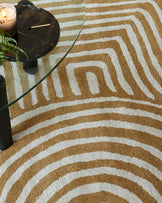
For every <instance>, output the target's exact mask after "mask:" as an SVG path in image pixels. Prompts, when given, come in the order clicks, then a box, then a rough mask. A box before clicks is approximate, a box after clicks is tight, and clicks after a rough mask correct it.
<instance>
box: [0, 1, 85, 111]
mask: <svg viewBox="0 0 162 203" xmlns="http://www.w3.org/2000/svg"><path fill="white" fill-rule="evenodd" d="M84 4H85V15H84V18H83V24H82V26H81V28H80V30H79V32H78V35H77V36H76V38H75V40H74V42H73V44H72V45H71V47H70V48H69V49H68V51H67V52H66V53H65V55H64V56H63V58H62V59H60V61H59V62H58V63H57V64H56V65H55V66H54V67H53V68H52V69H51V70H50V71H49V72H48V74H46V75H45V76H44V77H43V78H42V79H41V80H40V81H39V82H37V83H36V84H35V85H34V86H33V87H31V88H30V89H29V90H28V91H26V92H25V93H24V94H22V95H21V96H20V97H18V98H17V99H15V100H14V101H12V102H10V103H8V104H7V105H5V106H3V107H1V108H0V112H1V111H4V110H5V109H7V108H9V107H10V106H11V105H13V104H14V103H16V102H17V101H18V100H20V99H21V98H23V97H24V96H25V95H26V94H28V93H29V92H30V91H32V90H33V89H34V88H35V87H36V86H38V85H39V84H40V83H41V82H42V81H43V80H44V79H46V78H47V77H48V75H50V74H51V73H52V72H53V71H54V70H55V69H56V68H57V67H58V65H59V64H60V63H61V62H62V61H63V60H64V59H65V57H66V56H67V55H68V54H69V52H70V51H71V49H72V48H73V46H74V44H75V43H76V41H77V39H78V38H79V36H80V33H81V31H82V29H83V27H84V23H85V18H86V0H84Z"/></svg>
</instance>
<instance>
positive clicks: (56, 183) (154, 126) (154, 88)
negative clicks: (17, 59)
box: [0, 0, 162, 203]
mask: <svg viewBox="0 0 162 203" xmlns="http://www.w3.org/2000/svg"><path fill="white" fill-rule="evenodd" d="M79 1H80V0H77V2H76V3H74V1H73V7H74V8H77V9H78V11H79V12H78V13H74V12H73V9H72V10H71V14H70V15H67V12H66V11H67V8H68V5H69V2H71V0H55V2H54V4H53V0H47V1H46V2H44V1H43V0H34V1H33V2H34V4H35V5H38V6H40V7H43V8H45V9H47V10H49V11H50V12H51V13H52V14H54V15H55V16H56V17H57V18H58V19H59V20H60V18H61V15H62V16H63V19H62V22H61V27H63V30H62V31H61V37H60V41H59V43H58V48H57V49H58V54H57V55H56V54H55V53H54V52H51V56H50V57H45V58H42V59H40V61H39V64H40V66H41V67H42V69H41V71H42V72H43V71H44V69H43V67H44V64H46V67H48V65H49V66H51V65H52V64H53V61H54V60H59V57H60V54H61V53H63V52H64V48H65V47H66V46H68V45H69V44H70V43H71V41H73V37H74V35H75V32H77V31H78V27H77V26H76V27H75V29H74V30H70V31H68V28H69V27H70V25H71V19H72V17H74V16H75V19H74V23H75V21H76V19H77V20H78V19H79V18H80V16H81V15H83V11H82V4H80V3H79ZM14 2H15V0H12V2H11V3H14ZM51 5H52V6H51ZM53 5H55V7H54V6H53ZM86 9H87V10H86V12H87V15H86V22H85V25H84V28H83V30H82V32H81V35H80V37H79V39H78V41H77V42H76V44H75V46H74V47H73V49H72V50H71V52H70V53H69V54H68V55H67V57H66V58H65V59H64V60H63V62H62V63H61V64H60V66H59V67H58V68H57V70H55V71H54V72H53V73H52V74H51V75H49V76H48V77H47V79H46V80H44V81H43V82H42V83H41V84H40V85H39V86H38V87H37V88H35V89H34V90H33V91H32V92H31V93H29V94H28V95H27V96H26V97H24V98H23V99H22V100H20V101H19V102H18V103H16V104H14V105H13V106H11V108H10V112H11V119H12V120H11V123H12V131H13V139H14V144H13V145H12V146H11V147H10V148H9V149H8V150H5V151H2V152H0V183H1V187H0V202H2V203H6V202H12V203H15V202H17V203H23V202H24V203H25V202H37V203H42V202H61V203H62V202H70V201H71V202H78V203H80V202H83V201H86V202H88V203H91V202H94V200H96V201H98V202H103V201H104V202H111V201H119V202H120V201H121V202H123V201H125V202H158V203H160V202H161V199H162V184H161V183H162V150H161V149H162V148H161V142H162V141H161V140H162V125H161V123H162V103H161V101H162V96H161V95H162V94H161V93H162V80H161V76H162V69H161V66H162V60H161V51H162V33H161V24H162V8H161V4H160V1H158V0H112V1H109V2H107V1H105V0H100V1H97V0H87V1H86ZM60 12H61V13H60ZM80 23H81V22H80ZM47 64H48V65H47ZM12 67H13V69H12V71H11V75H10V76H6V69H5V68H12ZM42 72H41V73H42ZM0 73H1V74H2V75H4V76H5V77H7V78H6V79H9V78H11V79H12V80H13V85H11V86H10V87H8V91H9V94H8V96H9V98H10V97H11V94H13V95H18V94H19V93H20V92H22V91H23V89H21V86H19V85H17V84H20V83H26V84H27V85H28V86H31V85H32V84H33V83H34V81H35V79H36V76H27V77H26V78H25V79H24V81H21V77H20V74H21V73H19V72H18V71H17V70H16V67H15V66H14V64H9V65H8V66H6V67H2V69H1V70H0ZM41 73H40V74H41ZM29 77H30V80H29ZM38 77H40V75H39V76H38ZM15 78H17V80H18V81H16V83H15V82H14V80H15ZM17 82H18V83H17Z"/></svg>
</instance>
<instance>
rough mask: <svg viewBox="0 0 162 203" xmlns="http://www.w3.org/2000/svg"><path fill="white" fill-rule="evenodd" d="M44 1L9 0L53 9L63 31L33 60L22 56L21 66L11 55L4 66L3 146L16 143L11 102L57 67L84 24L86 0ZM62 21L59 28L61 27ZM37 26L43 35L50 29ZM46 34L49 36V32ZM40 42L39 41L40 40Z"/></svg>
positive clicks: (0, 93) (0, 78)
mask: <svg viewBox="0 0 162 203" xmlns="http://www.w3.org/2000/svg"><path fill="white" fill-rule="evenodd" d="M44 2H45V1H44V0H34V1H30V2H29V1H27V0H22V1H20V0H8V2H7V3H11V4H14V5H15V6H16V7H17V8H18V7H19V6H20V5H22V4H23V5H25V4H26V5H27V6H29V7H32V6H35V7H36V8H38V9H39V8H40V10H41V9H43V10H44V11H47V12H49V13H50V15H52V16H54V18H55V19H56V21H57V22H58V25H59V32H57V31H56V32H54V33H52V35H53V39H54V40H52V38H51V39H50V42H49V43H51V44H50V46H49V47H48V46H46V47H45V50H44V51H43V52H41V54H39V53H37V54H36V55H35V56H36V57H32V56H33V54H30V60H28V61H26V60H25V58H24V57H23V56H20V61H21V62H22V63H21V64H20V67H17V64H16V63H15V62H14V58H12V57H9V58H8V60H10V61H9V62H6V63H5V64H4V65H3V66H0V150H5V149H7V148H8V147H10V146H11V145H12V143H13V141H12V129H11V124H10V116H9V106H11V105H12V104H14V103H15V102H16V101H18V100H19V99H21V98H22V97H24V96H25V95H26V94H27V93H29V92H30V91H31V90H32V89H33V88H35V87H36V86H37V85H38V84H39V83H40V82H42V81H43V80H44V79H45V78H46V77H47V76H48V75H49V74H50V73H51V72H52V71H53V70H54V69H55V68H57V66H58V65H59V64H60V63H61V62H62V60H63V59H64V58H65V57H66V56H67V54H68V53H69V52H70V50H71V48H72V47H73V45H74V44H75V42H76V40H77V38H78V36H79V34H80V32H81V30H82V27H83V24H84V20H85V13H86V11H85V5H86V3H85V0H77V1H76V0H68V1H67V0H48V1H46V2H45V3H44ZM0 3H4V2H3V0H0ZM33 4H34V5H33ZM41 24H42V23H41ZM46 24H48V22H46ZM56 24H57V23H56ZM58 25H56V27H55V28H58ZM30 26H31V24H30ZM34 29H35V32H34V33H36V36H37V35H38V36H39V34H40V33H42V32H44V33H46V31H47V29H48V27H39V28H34ZM42 30H43V31H42ZM20 35H23V36H22V39H26V40H27V42H28V40H29V41H30V40H33V41H34V39H32V37H33V35H30V34H29V33H28V32H27V33H26V32H22V30H21V33H19V36H20ZM45 36H46V37H45V38H47V36H48V35H45ZM46 41H48V40H46ZM22 42H23V41H22V40H21V45H23V43H22ZM37 43H38V44H39V42H38V41H37ZM46 43H47V42H46ZM34 44H35V43H33V49H34V48H35V46H37V44H35V46H34ZM42 44H43V42H42ZM41 47H42V45H41ZM30 48H31V47H30ZM46 61H47V62H46ZM25 81H26V83H25ZM13 86H14V88H15V89H14V93H13Z"/></svg>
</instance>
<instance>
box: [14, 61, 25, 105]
mask: <svg viewBox="0 0 162 203" xmlns="http://www.w3.org/2000/svg"><path fill="white" fill-rule="evenodd" d="M11 65H12V72H13V76H14V81H13V82H14V88H15V96H16V98H18V97H19V96H20V95H22V94H23V90H22V86H21V85H20V84H21V81H20V76H19V72H18V68H17V64H16V63H13V62H12V63H11ZM18 103H19V105H20V107H21V108H22V109H24V102H23V100H19V101H18Z"/></svg>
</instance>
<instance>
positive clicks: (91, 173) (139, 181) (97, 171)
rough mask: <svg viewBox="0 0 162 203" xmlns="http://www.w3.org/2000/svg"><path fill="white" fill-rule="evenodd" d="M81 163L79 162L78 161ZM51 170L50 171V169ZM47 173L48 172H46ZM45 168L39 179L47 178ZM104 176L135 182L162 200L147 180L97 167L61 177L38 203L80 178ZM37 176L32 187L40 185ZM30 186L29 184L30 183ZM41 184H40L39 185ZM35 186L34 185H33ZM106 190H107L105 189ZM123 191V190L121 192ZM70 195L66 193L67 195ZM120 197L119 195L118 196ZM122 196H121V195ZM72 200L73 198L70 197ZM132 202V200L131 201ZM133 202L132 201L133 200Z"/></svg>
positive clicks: (119, 170)
mask: <svg viewBox="0 0 162 203" xmlns="http://www.w3.org/2000/svg"><path fill="white" fill-rule="evenodd" d="M78 162H79V161H78ZM49 168H50V169H49ZM49 170H50V172H52V171H54V170H55V164H54V163H52V164H51V165H49V167H48V171H49ZM46 171H47V170H46ZM46 171H45V168H44V169H43V171H42V174H41V176H39V177H42V179H43V177H45V175H47V174H46ZM48 173H49V172H48ZM102 174H107V175H114V176H118V177H122V178H126V179H128V180H129V181H133V182H135V183H137V184H138V185H139V186H141V187H142V188H143V189H144V190H145V191H147V192H148V193H149V195H151V196H152V197H154V198H155V199H157V200H160V199H161V196H160V194H159V192H158V191H157V190H156V189H155V188H154V186H153V185H152V184H151V183H150V182H149V181H147V180H145V179H143V178H141V177H139V176H136V175H134V174H133V173H131V172H128V171H125V170H121V169H117V168H113V167H97V168H93V169H86V170H80V171H77V172H71V173H68V174H66V175H64V176H63V177H60V178H59V179H58V180H56V181H55V182H53V183H52V184H51V185H49V186H48V187H47V188H46V189H45V190H44V191H43V193H42V194H41V195H40V196H39V197H38V198H37V199H38V200H37V201H36V203H41V202H42V201H44V202H47V201H49V200H50V198H51V197H52V196H53V195H54V194H55V193H56V192H58V191H59V190H61V189H62V188H63V187H65V186H66V185H67V184H69V183H71V182H72V181H74V180H76V179H78V178H82V177H88V176H91V177H92V179H93V176H96V175H102ZM36 176H37V175H36ZM36 176H35V177H34V178H33V181H32V182H31V183H30V185H32V184H33V183H35V182H34V180H35V181H36V182H37V183H38V180H37V179H36ZM37 177H38V176H37ZM28 184H29V183H28ZM38 184H39V183H38ZM96 184H97V183H96ZM32 186H33V185H32ZM29 188H30V187H29V186H28V187H27V185H26V188H24V190H23V192H22V193H21V196H19V199H18V201H17V203H19V202H20V203H21V202H22V200H23V198H24V199H26V198H27V196H28V195H29V193H30V191H31V190H30V191H28V189H29ZM104 190H105V189H104ZM120 191H121V190H120ZM67 194H68V193H66V195H67ZM118 195H119V194H118ZM119 196H121V195H119ZM70 198H71V197H70ZM129 200H130V199H129ZM131 200H132V199H131ZM58 202H64V201H63V197H61V199H60V201H58Z"/></svg>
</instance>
